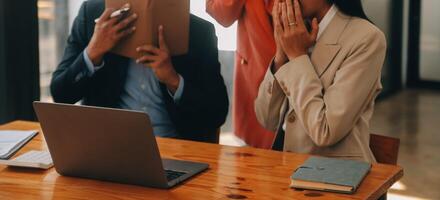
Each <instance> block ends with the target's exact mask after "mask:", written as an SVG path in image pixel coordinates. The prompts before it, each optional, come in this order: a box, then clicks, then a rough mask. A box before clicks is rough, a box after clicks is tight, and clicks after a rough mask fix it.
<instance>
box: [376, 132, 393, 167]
mask: <svg viewBox="0 0 440 200" xmlns="http://www.w3.org/2000/svg"><path fill="white" fill-rule="evenodd" d="M399 146H400V139H398V138H392V137H387V136H383V135H376V134H370V149H371V151H372V152H373V155H374V157H375V158H376V161H377V162H378V163H382V164H390V165H396V164H397V157H398V155H399Z"/></svg>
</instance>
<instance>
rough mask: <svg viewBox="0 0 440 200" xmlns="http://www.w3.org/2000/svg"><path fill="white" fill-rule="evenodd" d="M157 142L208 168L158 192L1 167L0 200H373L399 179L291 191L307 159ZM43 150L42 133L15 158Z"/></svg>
mask: <svg viewBox="0 0 440 200" xmlns="http://www.w3.org/2000/svg"><path fill="white" fill-rule="evenodd" d="M32 129H37V130H40V126H39V124H38V123H32V122H25V121H16V122H12V123H9V124H5V125H2V126H0V130H32ZM158 143H159V148H160V152H161V155H162V157H164V158H173V159H180V160H189V161H198V162H206V163H209V164H210V168H209V169H208V170H207V171H206V172H204V173H202V174H200V175H198V176H196V177H194V178H192V179H190V180H188V181H186V182H184V183H183V184H181V185H179V186H177V187H174V188H172V189H170V190H160V189H153V188H146V187H139V186H132V185H123V184H118V183H110V182H102V181H95V180H88V179H80V178H73V177H64V176H60V175H59V174H58V173H57V172H56V171H55V169H54V168H52V169H50V170H36V169H23V168H13V167H5V166H3V165H0V199H14V200H19V199H77V200H81V199H316V200H319V199H377V198H379V197H380V196H381V195H382V194H384V193H385V192H386V191H387V190H388V189H389V188H390V187H391V185H392V184H393V183H395V182H396V181H397V180H399V179H400V178H401V177H402V176H403V170H402V168H401V167H399V166H392V165H382V164H373V167H372V169H371V172H370V173H369V174H368V175H367V177H366V178H365V180H364V181H363V182H362V184H361V186H360V187H359V189H358V190H357V192H356V193H355V194H353V195H344V194H336V193H327V192H315V191H307V190H303V191H298V190H294V189H290V188H289V183H290V179H289V177H290V175H291V174H292V171H293V170H294V169H296V168H297V167H298V166H300V165H301V164H302V163H303V162H304V161H305V160H306V159H307V158H308V157H309V155H302V154H294V153H283V152H275V151H269V150H262V149H255V148H250V147H241V148H239V147H229V146H221V145H215V144H204V143H198V142H190V141H182V140H174V139H164V138H158ZM46 148H47V147H46V144H45V142H44V137H43V135H42V132H41V130H40V133H39V134H38V135H37V136H36V137H35V138H34V139H33V140H32V141H31V142H30V143H28V144H27V145H26V146H25V147H24V148H23V149H21V150H20V151H19V152H18V153H17V154H16V155H15V156H18V155H20V154H22V153H25V152H27V151H29V150H41V149H46ZM121 170H122V169H121Z"/></svg>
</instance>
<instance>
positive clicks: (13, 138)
mask: <svg viewBox="0 0 440 200" xmlns="http://www.w3.org/2000/svg"><path fill="white" fill-rule="evenodd" d="M37 134H38V131H36V130H32V131H15V130H5V131H0V159H9V158H10V157H11V156H12V155H14V154H15V153H16V152H17V151H18V150H20V149H21V147H23V146H24V145H25V144H26V143H27V142H29V141H30V140H31V139H32V138H33V137H34V136H35V135H37Z"/></svg>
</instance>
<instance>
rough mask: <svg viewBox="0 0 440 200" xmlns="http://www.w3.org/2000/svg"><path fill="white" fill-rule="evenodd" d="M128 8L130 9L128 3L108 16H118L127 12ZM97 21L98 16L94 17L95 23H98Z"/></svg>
mask: <svg viewBox="0 0 440 200" xmlns="http://www.w3.org/2000/svg"><path fill="white" fill-rule="evenodd" d="M129 10H130V4H126V5H125V6H124V7H123V8H121V9H119V10H116V11H115V12H113V13H112V14H111V15H110V18H115V17H119V16H121V15H123V14H125V13H127V12H128V11H129ZM98 22H99V18H98V19H95V23H98Z"/></svg>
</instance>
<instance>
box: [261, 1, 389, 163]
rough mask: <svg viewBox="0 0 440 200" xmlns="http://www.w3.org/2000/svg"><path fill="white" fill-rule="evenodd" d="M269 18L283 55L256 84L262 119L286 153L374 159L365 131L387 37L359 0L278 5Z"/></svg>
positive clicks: (366, 130) (371, 108) (367, 127)
mask: <svg viewBox="0 0 440 200" xmlns="http://www.w3.org/2000/svg"><path fill="white" fill-rule="evenodd" d="M273 16H274V26H275V29H276V30H275V38H276V42H277V45H278V46H279V47H281V48H278V49H281V50H282V51H283V53H284V55H285V56H280V57H275V58H274V60H273V62H272V64H271V66H270V67H269V70H268V71H267V73H266V75H265V78H264V80H263V82H262V83H261V85H260V88H259V93H258V97H257V99H256V102H255V111H256V114H257V118H258V120H259V122H260V123H261V124H262V125H263V126H264V127H265V128H267V129H269V130H272V131H275V132H277V133H279V132H283V131H279V129H282V130H285V136H284V148H283V149H284V151H289V152H296V153H307V154H313V155H320V156H327V157H337V158H345V159H356V160H364V161H369V162H375V159H374V156H373V154H372V152H371V150H370V148H369V138H370V134H369V128H370V119H371V117H372V115H373V110H374V100H375V98H376V97H377V95H378V94H379V92H380V91H381V89H382V85H381V81H380V79H381V69H382V65H383V62H384V59H385V54H386V40H385V37H384V34H383V33H382V32H381V31H380V30H379V29H378V28H377V27H375V26H374V25H373V24H372V23H370V22H369V21H368V20H367V17H366V16H365V13H364V11H363V9H362V5H361V0H301V3H299V2H298V0H294V1H293V2H292V1H290V0H286V1H285V2H281V0H278V2H277V3H276V5H275V7H274V13H273ZM305 20H306V21H309V22H310V23H307V22H305ZM307 24H310V25H307ZM307 27H310V28H307ZM276 55H280V54H279V53H278V54H276ZM281 55H282V54H281ZM286 58H287V59H286Z"/></svg>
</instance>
